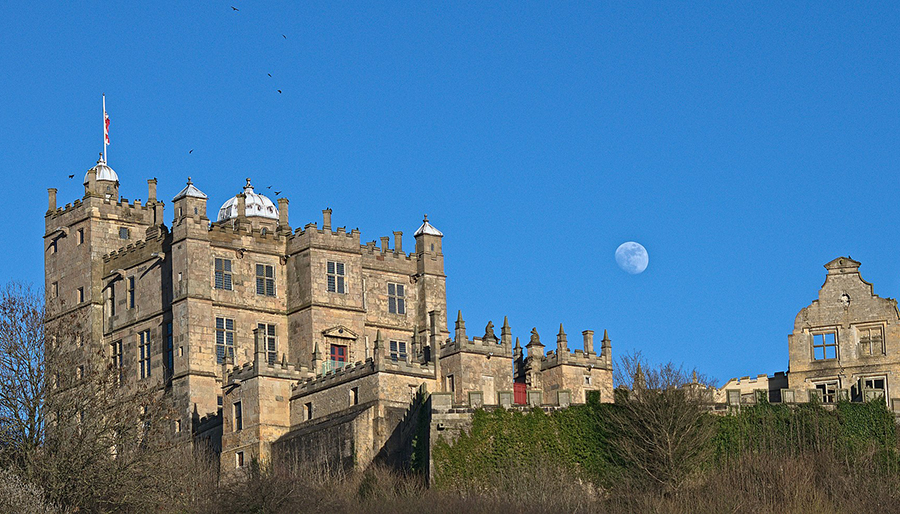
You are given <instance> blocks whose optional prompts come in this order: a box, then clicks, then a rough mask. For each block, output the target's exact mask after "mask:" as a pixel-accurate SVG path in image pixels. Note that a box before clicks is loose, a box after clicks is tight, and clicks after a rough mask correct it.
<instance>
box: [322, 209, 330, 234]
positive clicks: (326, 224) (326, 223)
mask: <svg viewBox="0 0 900 514" xmlns="http://www.w3.org/2000/svg"><path fill="white" fill-rule="evenodd" d="M322 228H323V229H325V230H331V209H330V208H329V209H325V210H323V211H322Z"/></svg>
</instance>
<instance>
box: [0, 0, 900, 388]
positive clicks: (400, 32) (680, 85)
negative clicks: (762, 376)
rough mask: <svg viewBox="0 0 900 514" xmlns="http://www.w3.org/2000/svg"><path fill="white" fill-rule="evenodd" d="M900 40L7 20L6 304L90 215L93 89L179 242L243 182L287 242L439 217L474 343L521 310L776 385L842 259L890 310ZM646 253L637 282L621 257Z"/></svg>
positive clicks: (729, 28)
mask: <svg viewBox="0 0 900 514" xmlns="http://www.w3.org/2000/svg"><path fill="white" fill-rule="evenodd" d="M232 5H233V6H235V7H237V8H238V9H240V10H239V11H234V10H232V8H231V6H232ZM898 22H900V7H898V6H897V4H895V3H887V2H883V3H867V4H861V5H857V6H856V7H850V6H847V5H843V3H837V2H834V3H828V2H819V3H815V4H811V3H810V4H806V3H792V2H782V1H780V2H770V3H763V2H754V3H749V2H747V3H734V2H728V3H724V2H690V3H681V4H676V3H668V2H666V3H662V2H660V3H638V2H618V3H607V2H603V3H600V2H584V3H575V2H547V3H535V2H509V3H501V4H493V5H489V4H488V3H487V2H473V3H470V4H464V3H461V2H454V3H439V2H408V3H392V4H389V5H377V3H374V2H365V3H350V2H340V3H338V2H330V3H306V2H304V3H302V5H301V4H300V3H299V2H265V3H263V2H256V1H254V2H249V1H245V0H230V1H229V2H197V3H193V2H144V3H142V4H139V5H138V4H136V3H133V2H106V3H100V2H76V1H73V2H53V3H40V2H35V3H24V2H8V3H5V4H2V5H0V34H2V36H0V42H2V45H0V69H2V70H3V73H2V74H0V98H3V102H2V103H0V128H2V137H0V170H2V171H0V173H2V174H3V183H4V188H5V190H6V191H7V193H6V195H5V204H6V209H5V210H6V213H7V217H6V220H7V222H6V224H5V228H4V230H2V231H0V245H2V247H3V248H6V249H7V251H5V252H3V253H0V281H3V282H5V281H8V280H14V279H15V280H25V281H30V282H33V283H35V284H41V283H42V269H43V257H42V245H41V236H42V234H43V214H44V211H45V209H46V189H47V188H48V187H57V188H59V197H60V203H66V202H71V201H72V200H74V199H76V198H80V197H81V195H82V194H83V188H82V186H81V184H80V178H81V177H82V176H83V174H84V172H85V171H86V170H87V169H88V168H89V167H90V166H92V165H93V163H94V162H95V161H96V157H97V153H98V152H99V151H100V150H101V142H102V141H101V136H102V127H101V110H100V109H101V106H100V95H101V93H106V96H107V110H108V111H109V114H110V117H111V119H112V122H111V136H110V137H111V143H112V144H111V145H110V148H109V163H110V165H111V166H112V167H113V168H114V169H115V170H116V171H117V172H118V174H119V177H120V181H121V183H122V186H121V193H122V195H123V196H125V197H126V198H129V199H130V200H133V199H135V198H141V199H146V195H147V191H146V179H148V178H151V177H157V178H158V179H159V191H160V197H162V198H164V199H165V200H166V201H167V204H168V205H167V207H168V208H167V213H166V214H167V219H171V215H172V210H171V208H170V205H171V202H170V200H171V198H172V197H173V196H174V195H175V194H176V193H177V192H178V190H180V189H181V188H182V187H183V185H184V183H185V181H186V179H187V177H188V176H191V177H193V180H194V183H195V184H196V185H197V186H198V187H200V189H202V190H203V191H204V192H206V193H207V194H208V195H209V197H210V202H209V203H210V212H211V213H214V212H215V211H216V210H217V209H218V207H219V205H221V204H222V203H223V202H225V201H226V200H227V199H228V198H229V197H230V196H232V195H234V194H236V193H237V192H238V191H239V189H240V187H241V185H242V183H243V178H244V177H248V176H249V177H251V178H252V179H253V181H254V184H255V185H257V191H262V192H268V191H267V190H266V189H265V188H266V186H268V185H272V186H273V190H275V189H277V190H281V191H283V195H284V196H287V197H288V198H289V199H290V200H291V205H290V214H291V224H292V225H293V226H294V227H299V226H302V225H304V224H306V223H307V222H311V221H319V222H320V220H321V210H322V209H323V208H325V207H331V208H332V209H333V210H334V224H335V225H336V226H341V225H346V226H347V227H348V228H353V227H359V228H360V229H361V231H362V236H363V241H368V240H375V239H378V238H379V237H380V236H385V235H390V234H391V232H392V231H393V230H402V231H404V233H405V234H406V240H407V246H408V248H410V249H411V248H412V244H411V243H412V239H411V236H412V232H413V231H414V230H415V229H416V227H418V225H419V223H420V222H421V219H422V214H423V213H428V214H429V218H430V219H431V220H432V221H433V223H434V225H435V226H437V227H438V228H439V229H441V230H442V231H443V232H444V234H445V238H444V252H445V257H446V270H447V274H448V276H449V278H448V287H447V291H448V292H447V296H448V302H449V305H450V309H451V319H453V318H454V317H455V312H456V310H457V309H462V310H463V314H464V317H465V318H466V321H467V326H468V327H469V332H470V333H477V332H478V330H480V329H481V327H483V326H484V325H485V324H486V323H487V321H488V320H489V319H490V320H493V321H494V323H495V324H499V323H498V322H499V321H502V317H503V316H504V315H508V316H509V319H510V323H511V324H512V326H513V331H514V334H515V335H518V336H520V337H522V338H523V339H527V336H528V333H529V331H530V329H531V327H533V326H535V327H537V328H538V330H539V332H540V333H541V335H542V339H544V341H545V343H548V344H549V345H550V346H552V345H553V341H555V339H554V336H555V334H556V332H557V329H558V326H559V323H560V322H563V323H564V324H565V327H566V330H567V332H568V335H569V341H570V345H571V342H574V341H580V332H581V330H584V329H586V328H590V329H594V330H596V331H598V332H600V331H602V330H603V329H608V330H609V334H610V337H611V338H612V340H613V350H614V352H616V353H621V352H625V351H631V350H640V351H642V352H643V353H644V355H646V356H648V357H649V358H650V359H651V360H654V361H657V362H659V361H668V360H672V361H675V362H679V363H681V362H683V363H685V364H686V365H688V366H697V367H698V368H699V369H700V370H701V371H704V372H706V373H709V374H710V375H712V376H714V377H716V378H718V379H719V380H720V381H724V380H727V379H728V378H730V377H732V376H741V375H747V374H756V373H766V372H768V373H771V372H774V371H779V370H784V369H785V368H786V367H787V335H788V333H790V331H791V330H792V327H793V320H794V316H795V315H796V313H797V312H798V311H799V310H800V309H801V308H802V307H804V306H806V305H808V304H809V303H810V301H811V300H813V299H814V298H815V297H816V294H817V290H818V288H819V287H820V286H821V284H822V282H823V280H824V276H825V270H824V268H822V265H823V264H825V263H826V262H828V261H829V260H831V259H832V258H834V257H837V256H839V255H848V254H849V255H851V256H852V257H853V258H854V259H856V260H859V261H861V262H862V263H863V266H862V268H861V271H862V274H863V278H865V279H866V280H868V281H869V282H872V283H874V285H875V292H876V293H877V294H879V295H881V296H889V297H897V296H898V295H900V266H898V257H897V255H900V242H898V241H900V239H898V238H897V237H896V235H895V233H896V228H895V226H896V224H895V219H897V217H898V210H900V205H898V202H897V198H898V180H897V169H898V163H900V145H898V144H897V142H898V136H900V118H898V114H900V109H898V107H900V105H898V103H900V102H898V100H900V94H898V91H900V48H898V46H900V43H898V40H900V38H898V34H900V32H898V27H900V24H898ZM269 73H271V74H272V77H271V78H270V77H269V76H268V75H267V74H269ZM278 89H281V90H282V93H278V92H277V90H278ZM190 150H193V153H190V154H189V151H190ZM71 173H75V174H76V179H74V180H69V179H68V178H67V176H68V175H69V174H71ZM270 196H271V197H274V195H270ZM320 223H321V222H320ZM629 240H634V241H638V242H640V243H642V244H643V245H644V246H646V248H647V250H648V252H649V254H650V265H649V267H648V268H647V270H646V271H645V272H644V273H642V274H640V275H629V274H627V273H625V272H623V271H621V270H620V269H618V267H617V266H616V263H615V259H614V252H615V250H616V248H617V247H618V246H619V245H620V244H621V243H623V242H625V241H629Z"/></svg>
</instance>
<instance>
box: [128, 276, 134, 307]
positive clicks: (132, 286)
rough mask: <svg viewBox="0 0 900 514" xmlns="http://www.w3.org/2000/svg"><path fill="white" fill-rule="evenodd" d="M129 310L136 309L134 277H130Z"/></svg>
mask: <svg viewBox="0 0 900 514" xmlns="http://www.w3.org/2000/svg"><path fill="white" fill-rule="evenodd" d="M128 308H129V309H134V277H128Z"/></svg>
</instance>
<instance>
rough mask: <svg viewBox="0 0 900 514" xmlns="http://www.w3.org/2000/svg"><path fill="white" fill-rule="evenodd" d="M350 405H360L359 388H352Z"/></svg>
mask: <svg viewBox="0 0 900 514" xmlns="http://www.w3.org/2000/svg"><path fill="white" fill-rule="evenodd" d="M350 405H359V388H358V387H352V388H350Z"/></svg>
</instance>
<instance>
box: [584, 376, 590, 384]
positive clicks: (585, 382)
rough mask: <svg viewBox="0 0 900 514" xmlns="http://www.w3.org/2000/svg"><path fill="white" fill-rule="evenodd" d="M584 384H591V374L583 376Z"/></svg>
mask: <svg viewBox="0 0 900 514" xmlns="http://www.w3.org/2000/svg"><path fill="white" fill-rule="evenodd" d="M584 385H586V386H589V385H591V376H590V375H585V376H584Z"/></svg>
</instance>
